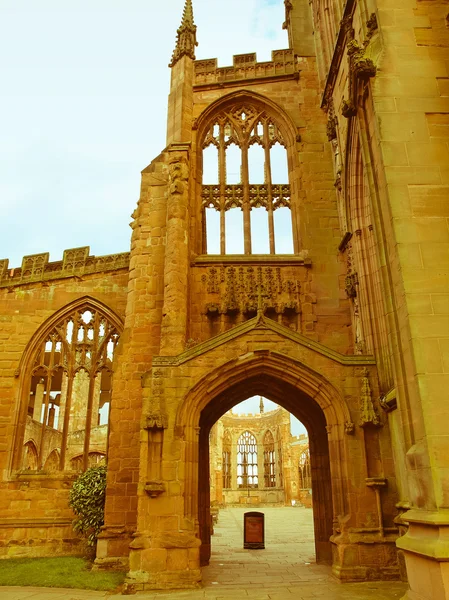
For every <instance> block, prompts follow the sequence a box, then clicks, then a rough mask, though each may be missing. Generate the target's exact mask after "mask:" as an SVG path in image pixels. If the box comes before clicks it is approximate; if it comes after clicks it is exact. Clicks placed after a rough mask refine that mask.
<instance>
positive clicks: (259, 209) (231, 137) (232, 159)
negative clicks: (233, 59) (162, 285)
mask: <svg viewBox="0 0 449 600" xmlns="http://www.w3.org/2000/svg"><path fill="white" fill-rule="evenodd" d="M201 148H202V151H203V161H202V183H203V185H202V208H203V220H204V221H205V223H206V227H205V228H204V231H205V232H206V233H205V235H206V240H205V244H204V245H203V246H204V247H203V251H205V252H207V253H208V254H241V253H244V254H251V253H259V254H275V253H276V249H277V251H278V253H279V252H282V253H284V254H285V253H293V230H292V218H291V212H290V185H289V181H288V164H287V152H286V143H285V141H284V137H283V134H282V132H281V130H280V128H279V126H278V124H277V122H276V120H275V119H274V118H273V117H272V116H270V115H268V113H267V112H266V111H264V110H263V109H261V108H260V107H257V106H256V105H255V104H252V103H251V102H242V103H236V104H234V105H232V106H230V107H228V108H226V109H224V110H222V111H221V112H220V113H219V114H217V115H215V116H214V118H213V120H212V121H211V122H210V124H209V126H208V128H207V129H206V133H205V135H204V139H203V140H202V144H201ZM214 160H216V161H217V162H218V172H217V169H216V168H215V165H214ZM278 209H287V210H288V213H289V219H288V223H286V219H285V217H284V218H283V219H275V217H274V214H275V211H277V210H278ZM278 240H279V242H278ZM277 242H278V243H277Z"/></svg>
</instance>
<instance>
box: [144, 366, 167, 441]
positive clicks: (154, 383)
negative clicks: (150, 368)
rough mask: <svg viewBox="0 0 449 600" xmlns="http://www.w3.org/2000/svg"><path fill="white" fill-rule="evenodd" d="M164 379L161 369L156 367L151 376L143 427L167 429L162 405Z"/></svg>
mask: <svg viewBox="0 0 449 600" xmlns="http://www.w3.org/2000/svg"><path fill="white" fill-rule="evenodd" d="M163 396H164V379H163V372H162V370H161V369H156V370H155V371H154V372H153V374H152V378H151V396H150V398H149V401H148V411H147V414H146V416H145V423H144V428H145V429H149V430H151V429H155V430H157V429H167V427H168V417H167V414H166V412H165V410H164V407H163V402H164V400H163Z"/></svg>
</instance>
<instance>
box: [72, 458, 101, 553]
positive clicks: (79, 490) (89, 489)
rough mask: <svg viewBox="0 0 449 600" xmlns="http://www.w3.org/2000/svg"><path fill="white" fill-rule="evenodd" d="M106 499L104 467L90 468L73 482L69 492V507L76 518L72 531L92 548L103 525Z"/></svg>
mask: <svg viewBox="0 0 449 600" xmlns="http://www.w3.org/2000/svg"><path fill="white" fill-rule="evenodd" d="M105 499H106V467H105V466H104V465H101V466H98V467H91V468H90V469H87V471H85V472H84V473H81V475H80V476H79V477H78V478H77V479H76V480H75V481H74V482H73V486H72V489H71V490H70V496H69V506H71V508H72V509H73V512H74V513H75V515H76V516H77V518H76V519H75V520H74V521H73V529H74V530H75V531H77V532H78V533H81V534H82V535H84V536H86V537H87V543H88V544H89V545H90V546H93V545H94V544H95V542H96V540H97V537H98V534H99V533H100V528H101V526H102V525H103V523H104V503H105Z"/></svg>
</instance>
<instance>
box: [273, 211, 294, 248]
mask: <svg viewBox="0 0 449 600" xmlns="http://www.w3.org/2000/svg"><path fill="white" fill-rule="evenodd" d="M274 232H275V243H276V250H277V251H278V253H279V254H293V230H292V218H291V212H290V209H289V208H287V207H280V208H278V210H276V211H275V213H274Z"/></svg>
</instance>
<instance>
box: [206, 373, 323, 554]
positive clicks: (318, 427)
mask: <svg viewBox="0 0 449 600" xmlns="http://www.w3.org/2000/svg"><path fill="white" fill-rule="evenodd" d="M257 394H260V395H262V394H263V395H264V396H265V397H268V398H270V399H271V400H273V401H274V402H276V403H277V404H279V405H280V406H282V407H283V408H285V409H286V410H288V411H289V412H290V413H291V414H292V415H294V416H295V417H296V418H297V419H299V420H300V421H301V422H302V423H304V425H305V426H306V428H307V430H308V433H309V440H310V455H311V473H312V490H313V497H314V530H315V549H316V558H317V562H319V563H328V564H330V563H331V561H332V550H331V542H330V537H331V535H332V533H333V528H332V527H333V520H334V510H333V500H332V489H331V481H332V480H331V467H330V456H329V442H328V432H327V429H326V424H327V423H326V417H325V414H324V411H323V409H322V408H321V407H320V405H319V404H318V403H317V401H316V400H314V399H313V398H312V397H311V396H310V395H308V394H305V393H304V392H303V391H301V390H300V389H298V387H296V386H295V385H294V384H292V383H291V382H289V381H286V380H282V379H281V378H277V377H274V376H273V375H271V374H269V373H268V372H266V373H257V374H253V375H249V376H248V377H247V378H244V379H242V380H241V381H239V382H238V383H234V384H231V385H230V386H229V387H228V388H227V389H226V390H224V391H222V392H221V393H219V394H217V395H216V396H215V397H214V398H213V399H212V400H211V401H209V402H208V404H207V405H206V406H205V407H204V408H203V409H202V411H201V415H200V420H199V440H198V443H199V452H198V456H199V461H198V521H199V527H200V536H201V543H202V545H201V564H202V565H206V564H208V561H209V558H210V553H211V541H210V537H211V527H210V486H209V477H210V473H209V464H210V461H209V434H210V430H211V427H212V426H213V425H214V424H215V422H216V421H217V420H218V419H219V418H220V417H221V416H222V415H223V414H224V413H226V412H227V411H228V410H229V409H231V408H232V407H233V406H235V405H236V404H238V403H239V402H241V401H242V400H245V399H246V398H247V397H248V396H249V395H257Z"/></svg>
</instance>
